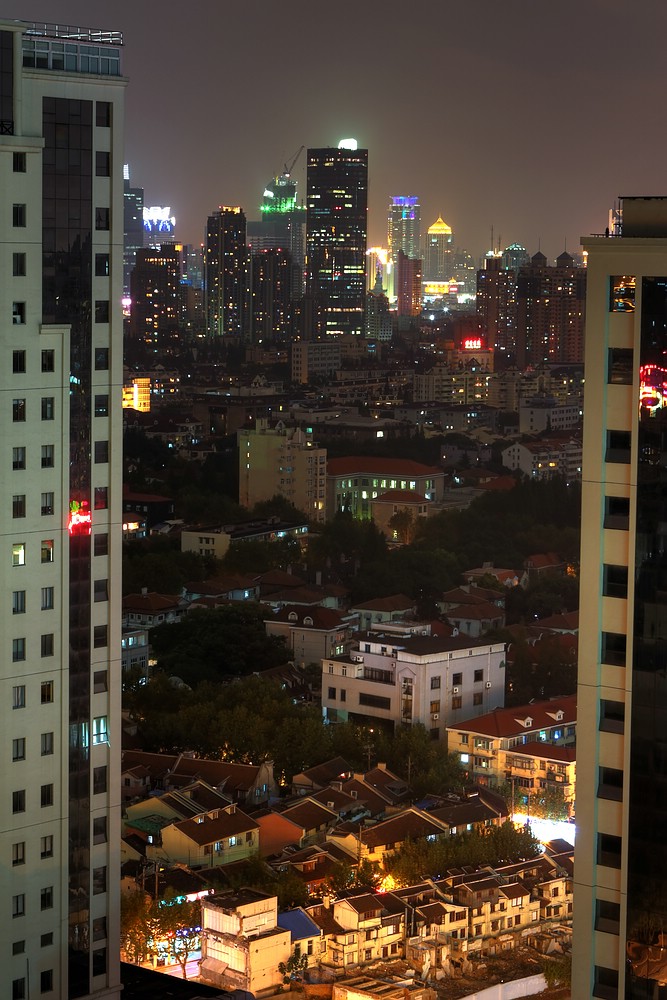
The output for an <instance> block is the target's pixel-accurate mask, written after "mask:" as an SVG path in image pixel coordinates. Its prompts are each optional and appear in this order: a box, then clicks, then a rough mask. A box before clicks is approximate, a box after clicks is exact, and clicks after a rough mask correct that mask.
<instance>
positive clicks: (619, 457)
mask: <svg viewBox="0 0 667 1000" xmlns="http://www.w3.org/2000/svg"><path fill="white" fill-rule="evenodd" d="M631 440H632V439H631V435H630V431H607V451H606V454H605V462H614V463H615V464H617V465H628V464H629V463H630V445H631Z"/></svg>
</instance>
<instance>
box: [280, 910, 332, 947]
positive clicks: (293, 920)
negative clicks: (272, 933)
mask: <svg viewBox="0 0 667 1000" xmlns="http://www.w3.org/2000/svg"><path fill="white" fill-rule="evenodd" d="M276 923H277V924H278V927H282V928H283V930H286V931H289V932H290V939H291V941H292V943H294V942H295V941H303V939H304V938H312V937H320V934H321V933H322V932H321V930H320V928H319V927H318V925H317V924H316V923H315V921H314V920H313V918H312V917H309V916H308V914H307V913H306V911H305V910H303V909H302V908H301V907H300V906H299V907H297V908H296V909H295V910H281V911H280V912H279V913H278V918H277V920H276Z"/></svg>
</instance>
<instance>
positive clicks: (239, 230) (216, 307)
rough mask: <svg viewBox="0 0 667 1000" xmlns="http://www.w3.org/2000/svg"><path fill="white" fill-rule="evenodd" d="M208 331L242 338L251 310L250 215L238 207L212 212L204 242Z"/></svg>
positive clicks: (222, 206) (212, 333)
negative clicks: (249, 306) (249, 272)
mask: <svg viewBox="0 0 667 1000" xmlns="http://www.w3.org/2000/svg"><path fill="white" fill-rule="evenodd" d="M204 285H205V305H206V332H207V334H208V336H209V337H216V336H232V337H242V336H245V334H246V332H247V331H246V324H247V311H248V249H247V246H246V217H245V215H244V213H243V210H242V209H241V208H239V207H238V205H237V206H235V207H233V208H230V207H228V206H226V205H221V206H220V208H219V209H218V211H217V212H214V213H213V214H212V215H209V217H208V222H207V226H206V239H205V242H204Z"/></svg>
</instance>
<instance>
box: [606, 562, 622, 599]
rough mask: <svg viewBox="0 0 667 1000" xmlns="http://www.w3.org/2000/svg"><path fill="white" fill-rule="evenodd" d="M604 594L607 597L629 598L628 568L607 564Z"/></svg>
mask: <svg viewBox="0 0 667 1000" xmlns="http://www.w3.org/2000/svg"><path fill="white" fill-rule="evenodd" d="M602 593H603V595H604V596H605V597H627V596H628V567H627V566H615V565H612V564H610V563H605V566H604V573H603V580H602Z"/></svg>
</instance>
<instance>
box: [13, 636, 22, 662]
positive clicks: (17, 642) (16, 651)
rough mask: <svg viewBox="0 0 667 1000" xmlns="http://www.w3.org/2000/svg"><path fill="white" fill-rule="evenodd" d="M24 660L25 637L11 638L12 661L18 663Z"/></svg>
mask: <svg viewBox="0 0 667 1000" xmlns="http://www.w3.org/2000/svg"><path fill="white" fill-rule="evenodd" d="M20 660H25V638H23V637H21V638H20V639H12V661H13V662H14V663H18V662H19V661H20Z"/></svg>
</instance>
